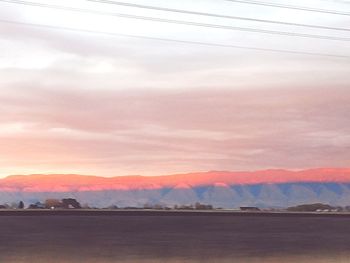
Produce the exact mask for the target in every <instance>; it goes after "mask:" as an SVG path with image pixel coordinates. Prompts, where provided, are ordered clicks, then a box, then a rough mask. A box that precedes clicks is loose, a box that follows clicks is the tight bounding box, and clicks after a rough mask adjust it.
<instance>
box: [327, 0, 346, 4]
mask: <svg viewBox="0 0 350 263" xmlns="http://www.w3.org/2000/svg"><path fill="white" fill-rule="evenodd" d="M322 1H323V2H335V3H340V4H350V1H345V0H322Z"/></svg>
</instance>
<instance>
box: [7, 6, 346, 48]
mask: <svg viewBox="0 0 350 263" xmlns="http://www.w3.org/2000/svg"><path fill="white" fill-rule="evenodd" d="M0 2H7V3H14V4H23V5H28V6H35V7H45V8H52V9H58V10H65V11H73V12H85V13H90V14H97V15H109V16H117V17H123V18H131V19H138V20H147V21H153V22H162V23H172V24H179V25H189V26H198V27H206V28H216V29H225V30H234V31H243V32H252V33H261V34H271V35H282V36H289V37H303V38H313V39H323V40H336V41H350V38H347V37H333V36H326V35H313V34H304V33H296V32H286V31H275V30H266V29H257V28H246V27H235V26H226V25H217V24H206V23H198V22H191V21H182V20H173V19H165V18H156V17H149V16H138V15H130V14H121V13H111V12H104V11H94V10H90V9H82V8H74V7H66V6H58V5H49V4H43V3H36V2H27V1H20V0H0Z"/></svg>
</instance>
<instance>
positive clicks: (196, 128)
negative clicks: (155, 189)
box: [0, 1, 350, 176]
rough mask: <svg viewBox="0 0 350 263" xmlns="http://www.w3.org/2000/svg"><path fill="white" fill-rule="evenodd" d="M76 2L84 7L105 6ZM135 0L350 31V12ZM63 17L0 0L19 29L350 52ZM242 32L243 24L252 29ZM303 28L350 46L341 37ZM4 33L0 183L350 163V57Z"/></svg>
mask: <svg viewBox="0 0 350 263" xmlns="http://www.w3.org/2000/svg"><path fill="white" fill-rule="evenodd" d="M52 2H55V1H52ZM77 2H81V5H79V6H82V7H84V8H93V9H101V10H104V9H106V7H105V6H103V5H102V6H101V4H96V5H95V6H93V5H91V4H90V5H87V4H86V2H85V1H77ZM77 2H75V3H77ZM135 2H137V1H135ZM138 2H139V3H141V4H150V5H152V4H153V5H163V6H168V7H174V8H182V9H187V10H197V11H204V12H212V13H214V12H215V13H221V14H225V13H227V14H231V15H233V14H236V15H241V16H244V15H245V16H250V17H258V16H259V17H260V18H265V19H274V20H282V19H284V20H287V21H290V22H298V23H309V24H323V25H328V26H337V27H344V28H346V27H347V28H350V19H349V17H347V16H331V15H321V14H307V15H306V14H305V13H300V12H296V11H291V10H289V11H286V10H278V9H276V10H274V9H266V8H262V7H254V6H249V5H237V4H232V3H229V2H227V1H226V2H225V1H222V3H220V4H216V3H217V2H216V1H203V4H202V5H201V6H200V7H198V6H196V5H194V4H193V3H187V1H184V2H181V1H179V2H176V3H172V6H171V5H170V4H169V3H167V5H165V4H164V2H159V1H138ZM296 2H297V1H296ZM327 2H328V3H327ZM57 3H59V4H66V5H70V4H69V1H67V2H65V1H59V2H57ZM296 4H297V3H296ZM303 4H304V5H305V3H303V2H302V1H300V5H303ZM316 4H317V8H324V9H333V10H343V11H344V10H349V12H350V5H347V4H343V5H342V4H339V3H334V2H332V1H310V6H311V7H316ZM71 5H72V4H71ZM76 5H77V4H76ZM230 8H231V9H230ZM108 10H109V11H110V7H108ZM115 11H118V12H125V13H130V14H134V13H135V12H136V11H135V10H134V9H130V8H129V9H125V10H124V9H123V10H119V9H116V10H115ZM137 12H138V13H137V14H140V12H141V11H140V10H138V11H137ZM141 14H143V13H141ZM257 14H259V15H257ZM64 15H65V16H64V17H65V19H63V20H62V11H52V10H49V9H44V10H42V8H41V9H40V8H33V7H23V6H16V5H13V4H12V5H11V4H3V3H2V4H1V8H0V17H1V19H6V20H11V21H22V22H30V23H36V24H47V25H55V26H64V27H71V28H90V27H91V26H92V25H91V24H87V21H95V23H94V24H93V25H94V28H93V30H97V31H104V32H115V33H128V34H133V35H147V36H152V37H168V38H176V39H185V40H191V41H206V42H211V43H226V44H237V45H243V46H251V47H253V46H255V47H266V48H276V49H289V50H298V51H306V52H321V53H328V54H338V55H346V56H350V47H349V44H348V43H349V42H341V41H326V40H314V39H301V38H291V37H280V36H278V37H277V36H269V35H266V34H260V35H258V34H249V33H239V32H234V31H232V32H231V31H225V30H218V29H204V28H196V27H188V26H187V27H185V26H174V25H164V24H159V23H154V22H153V23H151V22H145V21H132V20H127V19H124V20H123V19H118V18H108V17H98V16H96V17H94V16H92V15H83V14H77V13H64ZM143 15H154V16H155V15H158V16H161V15H163V16H164V14H161V13H159V12H158V13H147V14H143ZM173 16H174V17H172V18H174V19H183V20H185V19H187V20H191V19H192V20H193V19H195V18H194V17H193V16H192V17H191V16H187V17H186V16H184V15H182V16H180V15H177V16H176V15H173ZM198 19H201V22H205V23H221V24H226V25H227V24H232V25H236V24H235V22H234V21H227V20H212V19H207V20H206V19H204V18H198ZM96 21H98V22H96ZM237 23H238V22H237ZM240 23H242V22H240ZM245 23H246V24H244V23H242V24H241V26H250V27H256V26H257V25H256V24H251V23H250V24H247V22H245ZM259 26H260V27H261V25H259ZM265 27H266V25H265ZM275 27H276V26H275ZM269 29H271V28H269ZM274 29H275V30H285V31H287V30H294V31H295V30H296V29H295V28H290V27H287V28H285V27H281V26H279V27H276V28H274ZM298 32H302V33H310V32H312V33H314V34H315V33H317V34H323V35H335V36H341V37H350V34H348V33H347V32H345V31H344V32H343V31H340V32H334V31H329V30H313V31H310V30H305V29H304V30H303V29H299V31H298ZM0 34H1V38H0V47H1V49H0V113H1V114H0V176H5V175H8V174H15V173H17V174H18V173H22V174H23V173H25V174H28V173H51V172H52V173H84V174H97V175H106V176H109V175H110V176H113V175H124V174H144V175H151V174H152V175H154V174H169V173H177V172H191V171H207V170H254V169H265V168H289V169H301V168H309V167H330V166H337V167H340V166H350V161H349V158H348V157H349V154H350V122H349V119H350V118H349V117H350V114H349V112H350V103H349V102H350V88H349V83H350V59H341V58H340V59H337V58H329V57H321V56H305V55H292V54H284V53H270V52H255V51H248V50H241V49H231V48H219V47H205V46H195V45H187V44H179V43H171V42H162V41H150V40H141V39H134V38H119V37H110V36H106V35H100V34H86V33H79V32H70V31H64V30H49V29H45V28H40V27H30V26H21V25H13V24H8V23H0Z"/></svg>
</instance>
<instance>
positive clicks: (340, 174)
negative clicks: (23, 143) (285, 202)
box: [0, 168, 350, 192]
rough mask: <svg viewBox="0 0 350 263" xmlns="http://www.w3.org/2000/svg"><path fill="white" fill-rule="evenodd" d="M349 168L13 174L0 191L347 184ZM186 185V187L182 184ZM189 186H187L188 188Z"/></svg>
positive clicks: (7, 178)
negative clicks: (101, 174)
mask: <svg viewBox="0 0 350 263" xmlns="http://www.w3.org/2000/svg"><path fill="white" fill-rule="evenodd" d="M348 182H350V168H314V169H305V170H285V169H266V170H257V171H208V172H193V173H182V174H172V175H157V176H142V175H128V176H115V177H103V176H95V175H80V174H32V175H11V176H8V177H5V178H2V179H0V191H9V192H11V191H12V192H69V191H104V190H142V189H145V190H147V189H162V188H174V187H176V188H191V187H202V186H213V185H220V184H222V185H227V186H229V185H257V184H265V185H268V184H283V183H348ZM182 186H184V187H182ZM185 186H186V187H185Z"/></svg>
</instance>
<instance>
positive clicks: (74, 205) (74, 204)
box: [62, 198, 81, 209]
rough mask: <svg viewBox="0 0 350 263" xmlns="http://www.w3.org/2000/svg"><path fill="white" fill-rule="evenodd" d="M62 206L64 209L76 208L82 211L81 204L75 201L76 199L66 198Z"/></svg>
mask: <svg viewBox="0 0 350 263" xmlns="http://www.w3.org/2000/svg"><path fill="white" fill-rule="evenodd" d="M62 206H63V207H64V208H67V209H68V208H74V209H80V208H81V205H80V203H79V202H78V201H77V200H76V199H74V198H64V199H62Z"/></svg>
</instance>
